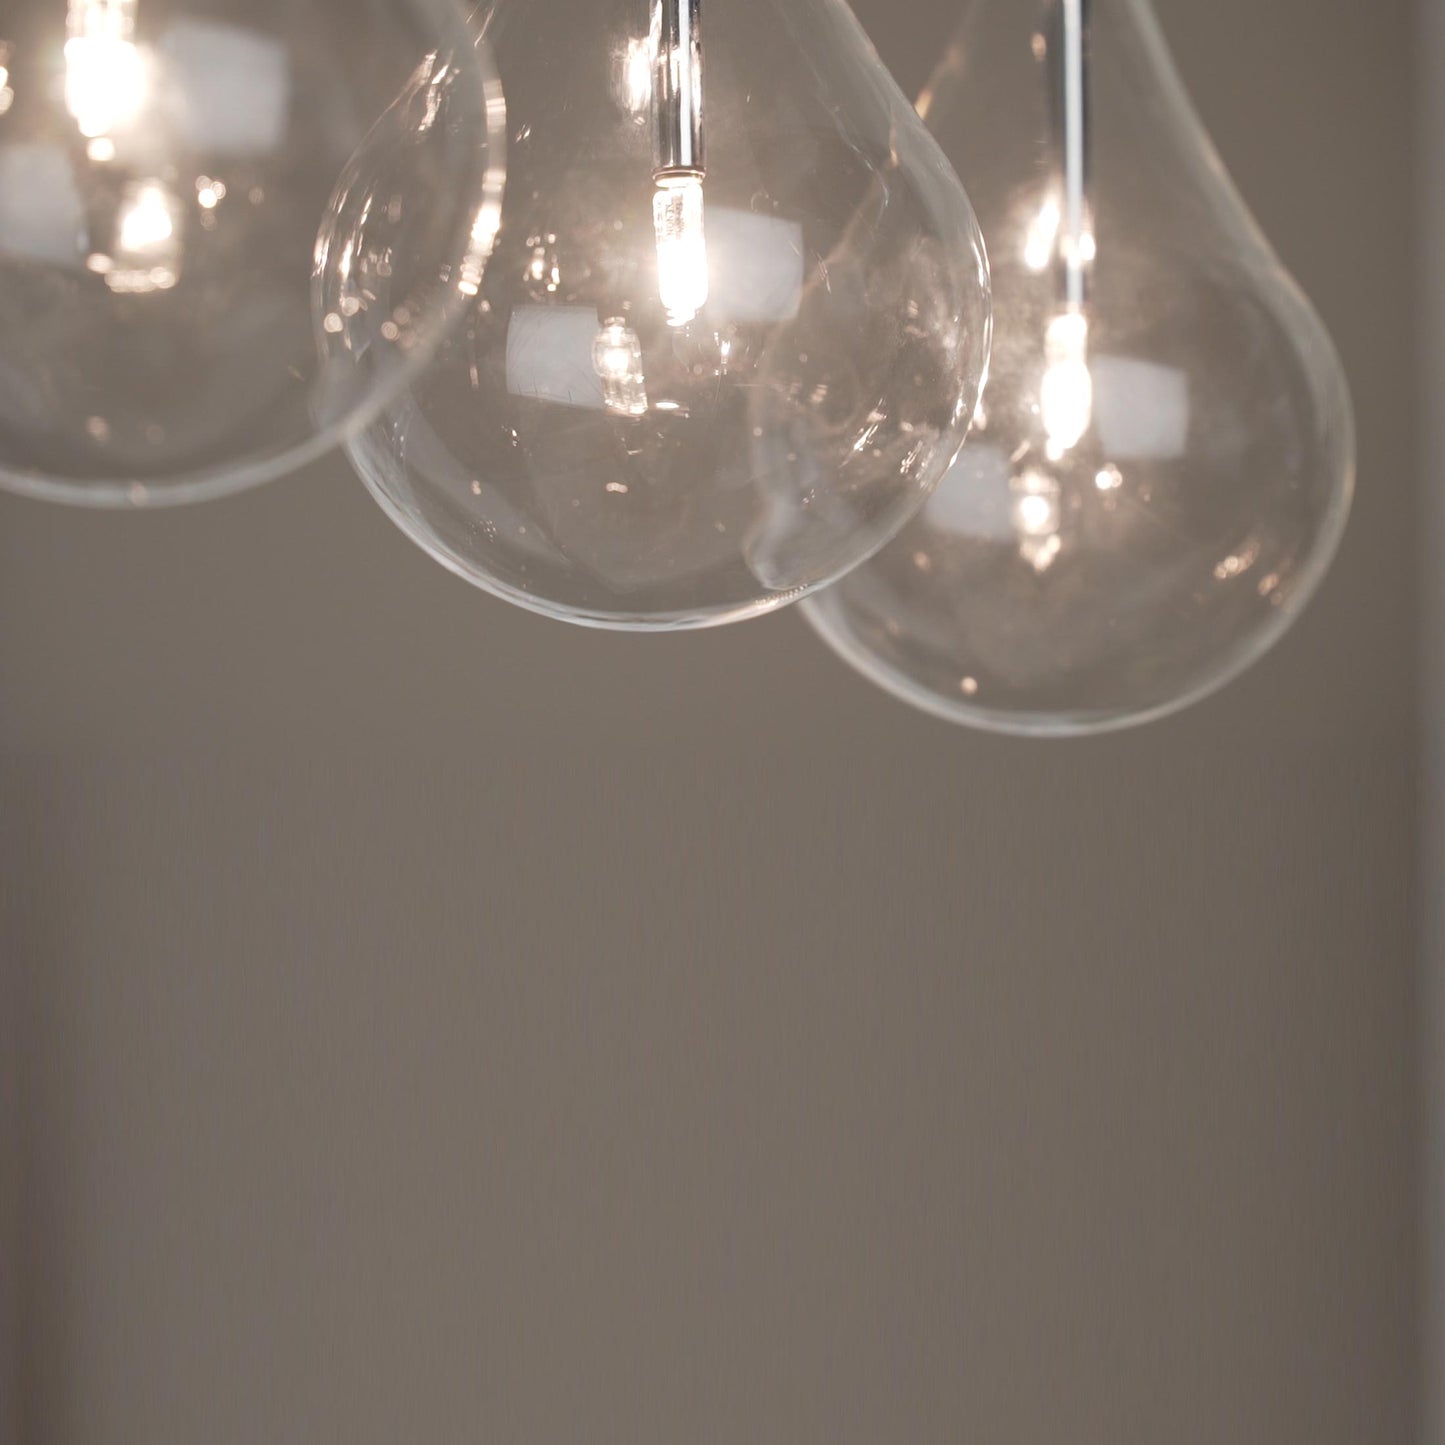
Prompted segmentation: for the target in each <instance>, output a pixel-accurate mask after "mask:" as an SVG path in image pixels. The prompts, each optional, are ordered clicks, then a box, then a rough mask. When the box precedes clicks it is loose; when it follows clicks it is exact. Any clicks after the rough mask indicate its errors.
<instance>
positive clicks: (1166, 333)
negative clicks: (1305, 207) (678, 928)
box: [805, 0, 1354, 736]
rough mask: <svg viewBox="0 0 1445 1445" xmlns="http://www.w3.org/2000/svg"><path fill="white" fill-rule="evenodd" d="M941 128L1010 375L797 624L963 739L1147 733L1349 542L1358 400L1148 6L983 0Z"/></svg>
mask: <svg viewBox="0 0 1445 1445" xmlns="http://www.w3.org/2000/svg"><path fill="white" fill-rule="evenodd" d="M921 108H922V109H923V111H924V113H925V116H926V119H927V121H928V124H929V126H930V128H931V129H932V130H933V131H934V132H935V134H937V135H938V137H939V139H940V140H941V142H942V144H943V147H944V149H945V151H946V153H947V154H948V155H949V157H950V159H951V160H952V161H953V162H954V164H955V166H956V167H957V168H958V170H959V172H960V174H961V175H962V177H963V178H964V181H965V184H966V185H967V186H968V188H969V192H970V194H971V196H972V197H973V200H974V203H975V205H976V206H977V208H978V213H979V216H980V218H981V222H982V225H983V230H984V235H985V239H986V241H987V244H988V249H989V256H990V260H991V263H992V270H993V283H994V298H995V340H994V352H993V362H992V369H991V373H990V379H989V382H988V386H987V389H986V391H985V394H984V397H983V400H982V403H981V405H980V406H979V409H978V414H977V417H976V419H975V424H974V429H973V435H972V437H971V438H970V440H969V442H968V445H967V446H966V447H965V449H964V451H963V453H962V455H961V457H960V459H959V461H958V462H957V464H956V465H955V466H954V468H953V469H952V471H951V472H950V474H949V476H948V478H947V479H946V481H945V482H944V484H943V485H942V486H941V487H940V488H939V490H938V491H937V492H936V493H935V494H934V496H933V498H932V499H931V500H930V501H929V503H928V504H927V505H926V507H925V508H924V510H923V511H922V512H921V513H920V514H919V516H918V517H917V519H916V520H915V521H914V522H913V523H912V524H911V525H910V526H909V527H908V528H907V529H906V530H905V532H904V533H903V534H902V535H901V536H900V538H899V539H898V540H897V541H895V542H894V543H893V544H892V545H891V546H890V547H888V548H887V549H886V550H884V551H883V552H882V553H881V554H880V555H879V556H878V557H876V558H875V559H874V560H872V561H871V562H869V563H868V564H866V565H864V566H863V567H861V568H859V569H858V570H856V571H855V572H854V573H853V574H851V575H850V576H849V577H847V578H846V579H845V580H844V581H843V582H841V583H840V584H839V585H837V586H836V587H834V588H832V589H830V590H829V592H827V593H826V594H825V595H823V596H821V597H819V598H817V599H814V600H813V601H811V602H810V603H809V604H807V607H806V609H805V610H806V613H807V616H808V618H809V620H810V621H811V622H812V623H813V624H814V626H815V627H816V628H817V630H818V631H819V632H820V633H821V634H822V636H823V637H824V638H825V639H826V641H827V642H828V643H829V644H831V645H832V646H833V647H834V648H835V649H836V650H837V651H838V652H839V653H840V654H841V655H842V656H843V657H844V658H845V659H846V660H847V661H848V662H850V663H851V664H852V665H854V666H855V667H856V668H857V669H858V670H859V671H861V672H862V673H863V674H864V675H865V676H867V677H869V678H870V679H872V680H873V681H875V682H877V683H879V684H880V685H881V686H883V687H885V688H887V689H889V690H890V691H892V692H893V693H895V694H897V695H898V696H899V697H901V698H903V699H904V700H906V701H908V702H910V703H913V704H915V705H917V706H919V707H921V708H924V709H927V710H928V711H930V712H933V713H937V714H939V715H941V716H943V717H945V718H949V719H951V720H954V721H956V722H960V723H964V724H968V725H970V726H976V727H981V728H987V729H993V730H998V731H1003V732H1012V733H1023V734H1035V735H1045V736H1058V735H1068V734H1077V733H1087V732H1097V731H1103V730H1107V729H1111V728H1117V727H1121V726H1125V725H1128V724H1131V723H1138V722H1143V721H1146V720H1148V719H1151V718H1156V717H1159V716H1162V715H1164V714H1167V713H1169V712H1172V711H1174V710H1175V709H1177V708H1180V707H1183V706H1184V705H1186V704H1187V703H1190V702H1192V701H1194V700H1196V699H1198V698H1200V697H1202V696H1204V695H1205V694H1207V693H1209V692H1211V691H1213V690H1214V689H1215V688H1217V687H1219V686H1221V685H1222V684H1224V683H1226V682H1228V681H1229V680H1230V679H1231V678H1233V677H1234V676H1236V675H1237V674H1238V673H1239V672H1240V671H1241V670H1243V669H1244V668H1245V667H1247V666H1248V665H1249V664H1250V663H1252V662H1253V661H1254V660H1255V659H1257V658H1258V657H1259V656H1260V655H1261V654H1262V653H1263V652H1264V651H1265V650H1266V649H1267V648H1268V647H1270V645H1271V644H1272V643H1274V642H1275V641H1276V640H1277V639H1278V638H1279V637H1280V636H1281V635H1282V634H1283V633H1284V631H1285V630H1286V629H1287V628H1288V627H1289V625H1290V624H1291V622H1292V621H1293V620H1294V619H1295V618H1296V617H1297V616H1298V615H1299V613H1300V611H1301V609H1302V608H1303V607H1304V605H1305V604H1306V602H1307V601H1308V600H1309V598H1310V596H1311V595H1312V594H1313V592H1314V591H1315V588H1316V587H1317V585H1318V584H1319V582H1320V580H1321V578H1322V577H1323V575H1324V573H1325V571H1326V569H1327V568H1328V566H1329V564H1330V561H1331V559H1332V557H1333V556H1334V553H1335V551H1336V548H1337V546H1338V543H1339V541H1340V537H1341V533H1342V531H1343V529H1344V526H1345V521H1346V517H1347V514H1348V510H1349V504H1350V497H1351V491H1352V487H1353V480H1354V430H1353V420H1352V413H1351V406H1350V399H1349V394H1348V391H1347V387H1346V383H1345V380H1344V376H1343V373H1342V370H1341V368H1340V364H1339V361H1338V359H1337V357H1336V355H1335V352H1334V349H1333V347H1332V345H1331V343H1330V340H1329V337H1328V336H1327V334H1326V332H1325V330H1324V328H1323V326H1322V325H1321V323H1320V321H1319V319H1318V317H1317V316H1316V314H1315V312H1314V311H1313V310H1312V309H1311V307H1310V305H1309V303H1308V302H1307V301H1306V299H1305V297H1304V296H1303V295H1302V294H1301V292H1300V291H1299V289H1298V288H1297V287H1296V285H1295V284H1294V282H1293V281H1292V280H1291V279H1290V277H1289V276H1288V275H1287V274H1286V272H1285V270H1284V269H1283V267H1282V265H1281V264H1280V262H1279V260H1278V259H1277V258H1276V257H1275V255H1274V254H1273V252H1272V251H1271V250H1270V248H1269V245H1268V243H1267V242H1266V241H1265V239H1264V237H1263V236H1262V235H1261V233H1260V231H1259V230H1258V228H1257V226H1256V225H1255V223H1254V221H1253V220H1252V218H1251V217H1250V215H1249V213H1248V212H1247V210H1246V209H1245V206H1244V204H1243V202H1242V200H1241V199H1240V197H1239V195H1238V194H1237V192H1236V191H1235V189H1234V187H1233V185H1232V184H1231V183H1230V181H1229V179H1228V177H1227V175H1226V174H1225V171H1224V169H1223V167H1222V165H1221V164H1220V161H1219V158H1218V156H1217V155H1216V154H1215V152H1214V150H1213V149H1212V147H1211V145H1210V142H1209V140H1208V137H1207V136H1206V135H1205V132H1204V130H1203V128H1202V126H1201V124H1200V122H1199V120H1198V118H1197V116H1196V115H1195V113H1194V111H1193V109H1192V108H1191V106H1190V104H1189V101H1188V99H1187V97H1186V96H1185V93H1184V91H1183V88H1182V86H1181V84H1180V81H1179V79H1178V77H1177V75H1176V73H1175V70H1174V67H1173V64H1172V61H1171V59H1170V57H1169V54H1168V52H1167V49H1166V47H1165V43H1164V40H1163V37H1162V35H1161V34H1160V31H1159V28H1158V25H1157V22H1156V20H1155V18H1154V15H1153V13H1152V11H1151V9H1150V6H1149V5H1148V3H1147V0H971V3H969V4H968V5H967V6H966V8H965V11H964V16H963V20H962V24H961V25H960V27H959V29H958V31H957V34H956V37H955V39H954V42H953V45H952V46H951V48H950V50H949V52H948V55H947V57H946V59H945V61H944V63H943V64H942V66H941V67H940V69H939V70H938V72H937V74H936V76H935V78H934V80H933V82H932V84H931V86H930V88H929V90H928V92H927V94H926V95H925V97H924V100H923V102H922V106H921Z"/></svg>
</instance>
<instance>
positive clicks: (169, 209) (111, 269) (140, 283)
mask: <svg viewBox="0 0 1445 1445" xmlns="http://www.w3.org/2000/svg"><path fill="white" fill-rule="evenodd" d="M180 223H181V208H180V202H179V200H178V199H177V198H176V196H175V195H174V193H173V192H172V191H171V190H170V189H169V187H167V186H166V185H165V183H164V182H162V181H158V180H147V181H132V182H130V183H129V184H127V186H126V188H125V194H124V197H123V199H122V201H121V207H120V212H119V216H118V220H117V224H116V238H115V252H114V254H113V256H112V257H111V258H110V265H109V266H108V267H107V268H105V271H104V275H105V284H106V285H107V286H109V287H110V289H111V290H112V291H125V292H131V293H133V294H136V295H144V294H146V293H147V292H151V291H169V290H170V289H171V287H173V286H174V285H175V284H176V282H177V281H178V280H179V279H180V269H181V249H182V247H181V235H180Z"/></svg>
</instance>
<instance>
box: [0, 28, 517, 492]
mask: <svg viewBox="0 0 1445 1445" xmlns="http://www.w3.org/2000/svg"><path fill="white" fill-rule="evenodd" d="M474 41H475V36H474V34H473V32H472V31H471V30H470V29H469V27H468V25H467V21H466V17H465V15H464V14H463V13H462V12H461V11H460V10H459V8H458V4H457V0H14V3H10V4H6V5H5V6H4V7H3V8H0V487H4V488H7V489H9V490H12V491H17V492H21V493H24V494H28V495H32V496H37V497H42V498H47V499H50V500H56V501H64V502H75V503H82V504H89V505H97V506H132V505H147V504H149V505H160V504H163V503H169V502H180V501H189V500H197V499H202V498H206V497H213V496H217V495H220V494H222V493H225V492H229V491H233V490H236V489H238V488H240V487H243V486H247V485H250V484H252V483H256V482H260V481H264V480H267V479H269V478H271V477H274V476H277V475H280V474H281V473H283V472H285V471H288V470H291V469H292V468H294V467H296V466H298V465H300V464H301V463H303V462H305V461H307V460H309V459H310V458H312V457H314V456H317V455H319V454H320V453H321V452H322V451H324V450H325V449H326V448H327V447H329V446H331V445H334V444H335V443H336V442H337V441H338V440H339V439H340V438H341V436H342V435H344V433H345V432H346V431H347V430H348V429H350V428H351V427H353V426H356V425H359V424H360V423H361V422H363V421H364V420H366V419H367V417H368V416H369V415H370V413H371V412H372V411H373V410H374V409H375V408H376V407H377V406H379V405H380V404H381V402H383V401H384V400H386V399H387V398H388V397H389V396H390V395H391V394H392V393H393V392H394V391H395V390H396V389H397V388H398V387H399V386H400V385H401V384H402V382H404V381H405V380H406V379H407V377H408V376H409V375H410V374H411V373H412V372H413V371H414V370H415V369H416V368H417V367H418V366H420V365H421V363H422V362H423V361H424V360H425V359H426V358H427V356H428V354H429V350H430V348H431V346H432V344H433V337H435V336H439V334H440V331H441V330H442V329H443V327H444V325H445V324H446V322H447V321H448V320H450V319H451V317H452V316H454V315H455V314H456V313H457V311H458V310H459V305H451V306H450V307H448V306H446V305H441V304H422V301H421V298H420V293H417V294H416V295H414V296H413V300H414V303H415V304H413V306H412V307H411V314H410V316H409V318H408V320H407V321H406V323H405V324H401V323H399V322H398V320H397V316H396V303H399V302H400V301H401V300H402V298H403V294H404V292H403V288H412V289H414V288H416V287H417V286H422V288H423V290H424V291H425V292H426V294H427V295H428V296H430V297H432V299H433V300H434V301H435V300H437V299H438V297H437V293H438V291H439V289H440V288H438V287H437V286H436V285H435V284H434V283H435V280H436V277H437V276H438V275H439V274H440V273H441V272H442V271H443V270H446V269H448V268H455V267H456V266H457V265H458V264H459V263H460V261H461V259H462V258H463V256H464V255H465V254H467V253H468V250H469V231H470V228H471V226H472V224H473V222H474V220H475V217H476V213H477V209H478V205H479V201H480V198H481V196H482V195H483V194H484V192H485V189H486V185H487V183H488V174H489V173H490V171H491V170H492V169H495V168H496V167H497V165H498V164H499V157H500V147H501V146H502V144H503V134H502V127H501V125H500V122H499V118H498V117H497V115H496V114H495V112H494V110H491V109H489V108H488V106H487V105H486V104H485V95H486V90H487V84H488V81H487V76H486V72H485V68H484V63H483V62H484V54H483V53H482V52H479V51H478V50H477V49H476V47H475V43H474ZM409 76H410V77H411V79H410V80H409V79H408V77H409ZM439 86H445V87H447V88H449V89H453V90H455V89H456V88H458V87H461V88H464V89H466V90H467V92H468V104H466V105H463V104H461V103H460V100H459V99H458V100H457V101H456V102H454V103H453V104H452V105H451V107H450V128H449V130H448V131H446V132H442V131H434V130H431V129H429V128H428V127H427V125H426V118H425V113H424V105H423V98H424V92H425V91H426V90H427V89H428V88H430V89H432V90H435V89H436V88H437V87H439ZM404 91H405V98H404V99H403V101H402V102H401V103H400V106H398V104H397V99H398V96H401V95H403V92H404ZM383 115H385V116H386V117H387V119H386V122H385V123H384V124H383V125H382V126H380V127H379V128H378V127H377V122H378V121H379V120H380V118H381V117H383ZM387 137H391V138H392V142H393V144H394V145H395V146H400V147H401V148H403V149H405V150H406V151H407V153H408V155H409V156H410V160H411V164H410V166H409V168H408V189H407V196H406V197H405V198H404V201H405V206H404V207H403V209H400V210H396V209H388V211H387V213H386V215H385V216H383V217H379V218H377V221H376V223H375V224H374V225H373V226H372V227H371V229H370V231H369V233H368V237H367V243H368V244H372V245H376V246H378V247H383V246H384V247H385V248H386V252H387V254H386V256H385V257H384V258H383V257H382V255H381V253H380V251H379V250H378V251H377V252H376V253H374V254H370V255H368V254H360V253H353V254H352V256H351V258H350V264H351V266H352V268H353V270H359V269H364V268H365V267H366V266H368V265H372V266H374V265H375V264H377V263H380V262H381V261H383V260H384V261H385V264H386V266H387V268H388V270H389V272H390V273H391V277H390V280H389V283H388V284H389V291H390V293H391V301H392V303H393V304H392V305H391V306H390V307H389V309H388V311H387V312H386V314H384V315H383V314H380V313H378V311H377V310H376V308H375V307H373V306H372V305H371V304H370V302H369V300H368V298H367V297H366V296H365V295H364V294H363V293H362V292H361V291H360V290H359V289H356V288H353V290H352V292H351V293H350V294H349V296H348V297H347V298H346V299H347V305H348V306H350V307H353V308H354V310H352V311H351V312H349V313H348V315H347V316H346V318H345V320H346V331H347V339H348V340H349V342H350V344H349V346H346V347H342V346H336V345H332V346H329V347H328V348H327V349H325V350H319V349H318V347H317V345H316V340H315V329H314V326H313V317H312V306H313V299H314V297H313V272H314V270H315V268H316V264H317V261H316V258H317V237H318V234H319V233H320V232H321V231H322V229H323V228H330V229H333V230H334V228H335V227H336V226H337V225H338V223H339V220H340V218H341V213H342V211H343V210H344V208H345V205H346V200H347V197H350V198H351V199H352V200H353V201H354V199H355V196H354V191H350V192H346V193H345V194H344V195H339V194H338V193H337V192H336V184H337V178H338V176H341V175H342V174H343V172H344V170H345V169H346V167H347V165H348V162H349V161H350V160H351V158H352V156H353V154H354V153H355V152H356V151H357V149H358V147H361V146H362V143H363V142H366V143H367V154H368V155H371V156H374V155H375V153H376V152H377V150H378V148H384V147H385V145H386V143H387ZM390 199H391V198H388V205H389V204H390ZM317 294H318V295H319V291H318V293H317ZM407 294H409V293H407Z"/></svg>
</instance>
